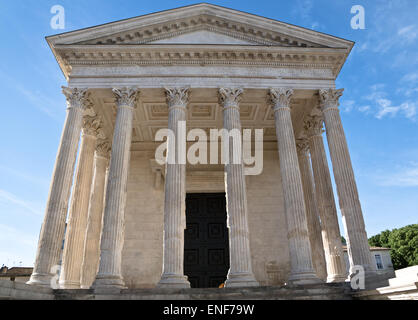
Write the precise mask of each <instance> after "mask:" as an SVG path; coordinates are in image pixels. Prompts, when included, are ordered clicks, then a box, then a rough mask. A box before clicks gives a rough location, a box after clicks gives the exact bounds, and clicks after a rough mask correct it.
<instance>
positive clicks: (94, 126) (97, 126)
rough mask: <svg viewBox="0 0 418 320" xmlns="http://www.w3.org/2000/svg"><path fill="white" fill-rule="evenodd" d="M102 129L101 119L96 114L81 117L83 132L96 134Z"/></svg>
mask: <svg viewBox="0 0 418 320" xmlns="http://www.w3.org/2000/svg"><path fill="white" fill-rule="evenodd" d="M101 129H102V121H101V119H100V118H99V117H98V116H93V117H90V116H84V117H83V134H87V135H92V136H98V135H99V133H100V131H101Z"/></svg>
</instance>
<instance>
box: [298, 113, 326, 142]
mask: <svg viewBox="0 0 418 320" xmlns="http://www.w3.org/2000/svg"><path fill="white" fill-rule="evenodd" d="M323 123H324V119H323V118H322V117H321V116H307V117H305V119H304V120H303V128H304V129H305V132H306V134H307V135H308V137H312V136H320V135H322V133H323V132H324V129H323Z"/></svg>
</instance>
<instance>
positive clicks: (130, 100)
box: [112, 87, 139, 108]
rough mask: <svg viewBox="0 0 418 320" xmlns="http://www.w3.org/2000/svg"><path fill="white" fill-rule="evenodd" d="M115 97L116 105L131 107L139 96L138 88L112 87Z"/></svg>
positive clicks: (133, 106)
mask: <svg viewBox="0 0 418 320" xmlns="http://www.w3.org/2000/svg"><path fill="white" fill-rule="evenodd" d="M112 91H113V93H114V95H115V97H116V105H117V106H118V107H121V106H128V107H131V108H135V107H136V101H137V100H138V98H139V89H138V88H133V87H124V88H113V89H112Z"/></svg>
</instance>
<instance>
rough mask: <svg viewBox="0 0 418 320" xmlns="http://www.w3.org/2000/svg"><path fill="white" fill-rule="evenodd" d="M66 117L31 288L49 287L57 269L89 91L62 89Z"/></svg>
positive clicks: (31, 279) (29, 282) (30, 282)
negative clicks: (37, 286)
mask: <svg viewBox="0 0 418 320" xmlns="http://www.w3.org/2000/svg"><path fill="white" fill-rule="evenodd" d="M63 92H64V94H65V95H66V97H67V105H68V108H67V115H66V119H65V124H64V128H63V131H62V135H61V141H60V145H59V148H58V153H57V158H56V160H55V167H54V172H53V174H52V180H51V186H50V189H49V196H48V202H47V204H46V210H45V217H44V221H43V224H42V229H41V233H40V236H39V242H38V249H37V253H36V261H35V265H34V269H33V273H32V276H31V278H30V280H29V281H28V284H33V285H42V286H50V285H51V283H50V282H51V278H52V277H53V276H54V275H53V274H52V268H53V267H55V266H58V263H59V260H60V255H61V247H62V240H63V238H64V229H65V220H66V216H67V207H68V200H69V197H70V189H71V184H72V179H73V172H74V165H75V160H76V156H77V149H78V143H79V139H80V132H81V125H82V118H83V109H84V107H85V106H84V103H85V99H86V90H85V89H83V90H80V89H76V88H75V89H69V88H63Z"/></svg>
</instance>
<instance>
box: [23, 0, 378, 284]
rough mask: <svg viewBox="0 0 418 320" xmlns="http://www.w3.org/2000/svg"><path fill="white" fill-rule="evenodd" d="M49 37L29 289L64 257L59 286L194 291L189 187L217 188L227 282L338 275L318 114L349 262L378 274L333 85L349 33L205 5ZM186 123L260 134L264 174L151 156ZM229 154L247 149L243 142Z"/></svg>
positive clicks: (341, 276)
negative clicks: (49, 147) (42, 166)
mask: <svg viewBox="0 0 418 320" xmlns="http://www.w3.org/2000/svg"><path fill="white" fill-rule="evenodd" d="M47 41H48V43H49V45H50V47H51V49H52V51H53V52H54V55H55V57H56V58H57V61H58V63H59V64H60V67H61V69H62V70H63V72H64V74H65V76H66V78H67V81H68V86H67V87H65V88H64V89H63V92H64V94H65V96H66V98H67V106H68V108H67V118H66V120H65V124H64V129H63V133H62V138H61V142H60V146H59V149H58V155H57V159H56V164H55V169H54V173H53V176H52V182H51V190H50V194H49V199H48V203H47V208H46V213H45V218H44V223H43V226H42V230H41V235H40V238H39V244H38V251H37V258H36V262H35V268H34V272H33V274H32V277H31V280H30V281H29V282H28V283H29V284H34V285H38V284H39V285H44V286H50V284H51V279H53V277H54V274H53V273H52V268H53V267H54V266H56V265H59V262H60V260H61V261H62V262H61V274H60V281H59V284H60V287H61V288H81V287H83V288H88V287H93V288H95V289H107V288H111V289H122V288H149V287H151V288H152V287H160V288H173V287H174V288H188V287H190V282H189V281H188V278H187V276H186V275H185V273H184V262H185V261H186V259H185V256H184V255H185V250H184V241H185V239H184V231H185V230H186V229H187V228H188V227H189V226H188V225H187V216H186V212H188V210H189V208H188V209H187V210H186V194H193V193H196V194H197V193H200V194H202V193H204V194H210V193H216V194H219V193H223V192H224V193H225V194H226V202H225V208H226V213H227V222H226V226H227V229H228V230H227V231H228V239H229V240H228V241H229V246H228V249H227V250H228V251H227V256H225V257H227V258H228V261H229V263H228V265H229V271H228V273H227V274H226V275H225V279H224V281H225V286H227V287H249V286H260V285H280V284H284V283H288V284H296V285H298V284H302V285H303V284H314V283H320V282H321V281H328V282H339V281H344V280H345V279H346V278H347V276H348V275H346V274H345V268H344V266H343V263H344V261H343V260H342V259H343V256H342V248H341V243H340V242H338V239H339V238H340V231H339V226H338V219H337V212H336V207H335V200H334V195H333V192H332V188H331V172H330V171H329V169H328V168H329V165H328V164H327V160H326V156H325V149H324V144H323V137H322V127H323V125H324V127H325V131H326V134H327V141H328V148H329V150H330V155H331V161H332V168H333V176H334V178H335V182H336V185H337V193H338V194H337V196H338V200H339V203H340V208H341V212H342V215H343V221H344V227H345V232H346V234H345V236H346V238H347V244H348V254H349V257H350V265H351V266H355V265H361V266H363V268H364V269H365V270H366V272H368V273H369V274H373V272H374V263H373V262H372V261H371V258H370V253H369V248H368V244H367V235H366V232H365V227H364V220H363V214H362V211H361V205H360V202H359V199H358V191H357V187H356V182H355V178H354V173H353V169H352V165H351V160H350V155H349V150H348V147H347V141H346V139H345V135H344V130H343V127H342V122H341V118H340V115H339V111H338V105H339V103H338V99H339V97H340V96H341V95H342V90H337V89H336V88H335V79H336V77H337V76H338V73H339V71H340V69H341V67H342V65H343V63H344V61H345V59H346V58H347V56H348V54H349V53H350V50H351V48H352V46H353V42H351V41H348V40H344V39H340V38H337V37H333V36H330V35H326V34H322V33H319V32H316V31H311V30H307V29H303V28H300V27H296V26H292V25H289V24H285V23H282V22H279V21H272V20H269V19H266V18H262V17H258V16H254V15H251V14H247V13H243V12H239V11H235V10H231V9H226V8H222V7H218V6H215V5H209V4H198V5H193V6H189V7H183V8H177V9H173V10H169V11H165V12H159V13H153V14H150V15H146V16H141V17H136V18H132V19H127V20H123V21H117V22H113V23H110V24H107V25H102V26H97V27H92V28H87V29H83V30H77V31H73V32H69V33H65V34H61V35H55V36H51V37H48V38H47ZM179 122H182V123H185V126H186V128H187V129H201V130H202V131H203V132H208V131H209V130H210V129H214V128H218V129H221V128H224V129H227V130H232V129H236V130H239V131H242V129H263V144H262V146H263V148H262V150H261V154H262V157H263V162H262V163H263V169H262V172H261V173H259V174H256V175H253V174H250V171H249V170H248V165H246V164H245V162H244V161H242V162H241V163H238V164H237V163H227V164H223V163H220V162H219V163H218V164H213V163H210V162H209V159H208V161H207V163H197V164H191V163H189V162H187V161H186V163H185V164H183V163H182V162H181V161H177V162H176V163H172V164H170V163H167V164H166V165H160V164H158V163H157V162H156V161H155V153H156V150H157V148H158V147H159V146H160V144H161V142H160V141H156V139H155V136H156V133H157V131H158V130H159V129H164V128H168V129H171V130H172V131H173V132H174V136H175V138H176V139H175V140H173V139H170V138H168V139H167V153H166V157H167V158H170V157H173V158H174V159H176V160H179V159H180V158H182V157H186V154H187V150H184V149H182V148H173V149H171V147H172V145H170V144H173V143H174V141H175V142H176V145H177V146H178V142H179V141H181V140H183V141H184V142H185V145H186V147H187V148H188V147H190V145H192V144H193V143H194V141H190V139H187V137H186V136H182V135H181V134H180V133H179V132H178V123H179ZM80 136H81V138H80ZM207 137H209V140H212V138H211V137H210V135H209V134H208V135H207ZM251 139H252V141H251V142H252V146H253V149H254V144H255V139H256V138H255V137H254V136H252V138H251ZM79 143H81V148H80V150H79V151H78V146H79ZM216 143H218V142H216ZM219 146H221V144H220V143H219ZM187 148H186V149H187ZM171 150H175V152H174V154H171V152H172V151H171ZM218 150H219V152H220V150H221V147H219V148H218ZM77 152H79V154H78V157H77ZM226 152H228V153H229V155H230V156H229V158H230V159H232V158H233V156H234V155H236V154H237V152H238V156H239V158H240V159H243V158H244V156H245V155H244V154H243V153H242V150H240V149H238V148H237V146H236V144H234V143H233V144H229V146H228V150H226ZM253 152H254V150H253ZM210 156H213V155H210ZM76 158H77V165H76ZM219 158H220V157H219ZM74 170H76V175H75V179H74V181H73V176H74ZM71 187H72V190H73V192H72V194H71V199H70V190H71ZM208 199H210V197H208ZM208 201H210V200H208ZM68 203H70V204H71V205H70V210H69V212H68V213H67V208H68ZM207 205H208V206H210V205H211V203H210V202H207ZM190 210H193V209H190ZM196 219H197V220H198V218H196ZM66 220H68V222H67V228H66V231H65V242H64V249H63V253H62V252H61V250H60V246H61V244H62V240H63V239H64V230H65V224H66ZM215 249H216V248H215ZM219 252H220V251H219ZM219 252H218V253H216V254H219ZM222 254H224V253H222ZM61 255H62V259H61ZM186 258H187V257H186ZM203 258H205V257H203ZM190 261H191V260H190ZM211 270H212V269H211ZM219 284H221V283H219Z"/></svg>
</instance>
